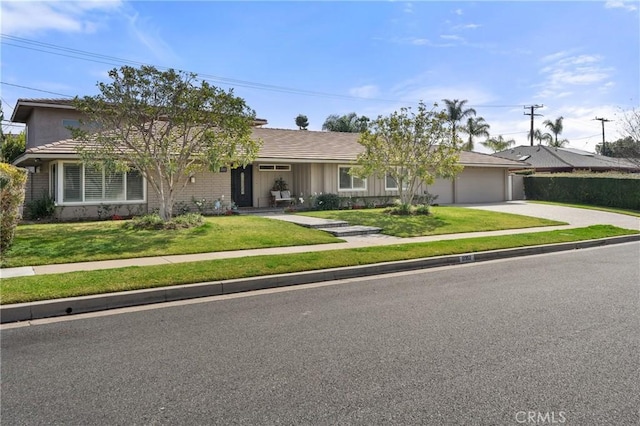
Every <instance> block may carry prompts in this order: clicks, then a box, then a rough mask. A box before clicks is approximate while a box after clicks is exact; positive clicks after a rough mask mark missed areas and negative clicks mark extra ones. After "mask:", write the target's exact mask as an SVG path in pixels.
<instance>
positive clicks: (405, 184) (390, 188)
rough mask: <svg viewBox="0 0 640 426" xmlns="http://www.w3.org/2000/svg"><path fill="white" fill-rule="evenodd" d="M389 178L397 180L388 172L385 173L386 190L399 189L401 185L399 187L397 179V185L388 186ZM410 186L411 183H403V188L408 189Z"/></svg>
mask: <svg viewBox="0 0 640 426" xmlns="http://www.w3.org/2000/svg"><path fill="white" fill-rule="evenodd" d="M387 178H391V179H393V180H394V181H395V179H394V178H393V176H391V175H389V174H388V173H385V175H384V190H385V191H399V190H400V187H399V185H398V182H397V181H396V186H395V187H390V186H387ZM408 188H409V184H408V183H407V182H406V181H405V182H404V184H403V185H402V190H403V191H406V190H407V189H408Z"/></svg>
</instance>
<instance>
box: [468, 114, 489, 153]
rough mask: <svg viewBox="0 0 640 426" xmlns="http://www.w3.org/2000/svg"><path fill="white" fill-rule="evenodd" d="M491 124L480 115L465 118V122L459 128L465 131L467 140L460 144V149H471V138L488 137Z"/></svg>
mask: <svg viewBox="0 0 640 426" xmlns="http://www.w3.org/2000/svg"><path fill="white" fill-rule="evenodd" d="M490 127H491V126H490V125H489V123H487V122H486V121H484V118H482V117H478V118H475V117H469V118H468V119H467V124H466V125H465V126H464V128H463V129H461V131H462V132H464V133H466V134H467V135H468V137H469V139H467V142H466V143H465V144H464V145H463V146H462V149H464V150H465V151H473V138H474V137H479V136H485V137H487V138H488V137H489V128H490Z"/></svg>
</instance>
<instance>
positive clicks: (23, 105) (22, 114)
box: [11, 99, 76, 123]
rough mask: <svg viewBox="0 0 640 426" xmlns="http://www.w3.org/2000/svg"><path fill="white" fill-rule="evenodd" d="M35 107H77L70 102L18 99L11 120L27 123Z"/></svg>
mask: <svg viewBox="0 0 640 426" xmlns="http://www.w3.org/2000/svg"><path fill="white" fill-rule="evenodd" d="M34 108H56V109H76V107H75V106H73V105H68V104H66V105H65V104H54V103H44V102H37V101H36V102H31V101H22V100H20V99H18V102H17V103H16V107H15V108H14V109H13V114H11V121H12V122H13V123H26V122H27V119H28V118H29V115H31V111H33V109H34Z"/></svg>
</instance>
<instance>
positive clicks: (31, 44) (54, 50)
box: [0, 34, 520, 108]
mask: <svg viewBox="0 0 640 426" xmlns="http://www.w3.org/2000/svg"><path fill="white" fill-rule="evenodd" d="M0 36H1V37H2V39H3V41H2V43H3V44H5V45H8V46H14V47H17V48H21V49H29V50H34V51H37V52H43V53H48V54H51V55H58V56H63V57H68V58H73V59H79V60H84V61H91V62H97V63H101V64H106V65H113V66H118V65H122V64H133V65H139V66H142V65H148V66H154V67H155V68H157V69H161V70H168V69H169V67H165V66H157V65H152V64H148V63H144V62H140V61H135V60H131V59H123V58H118V57H115V56H108V55H102V54H99V53H94V52H87V51H84V50H79V49H73V48H69V47H64V46H59V45H55V44H51V43H44V42H40V41H36V40H29V39H25V38H21V37H16V36H11V35H7V34H0ZM11 42H13V43H11ZM16 43H18V44H16ZM179 71H182V72H185V73H193V74H197V75H198V77H200V78H201V79H202V80H205V81H209V82H212V83H216V84H225V85H228V86H236V87H246V88H251V89H258V90H267V91H275V92H282V93H290V94H295V95H303V96H315V97H325V98H337V99H352V100H361V101H377V102H393V103H399V102H407V101H406V100H400V99H380V98H364V97H360V96H351V95H340V94H336V93H327V92H319V91H313V90H306V89H297V88H291V87H285V86H277V85H272V84H266V83H259V82H253V81H247V80H240V79H235V78H228V77H221V76H216V75H212V74H207V73H196V72H193V71H186V70H179ZM409 102H411V103H417V101H409ZM474 106H476V107H482V108H515V107H519V106H520V105H474Z"/></svg>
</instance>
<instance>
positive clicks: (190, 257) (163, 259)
mask: <svg viewBox="0 0 640 426" xmlns="http://www.w3.org/2000/svg"><path fill="white" fill-rule="evenodd" d="M466 207H469V208H478V209H483V210H491V211H499V212H504V213H515V214H521V215H526V216H534V217H542V218H546V219H552V220H558V221H564V222H568V223H569V225H563V226H547V227H537V228H525V229H508V230H502V231H489V232H473V233H463V234H445V235H433V236H427V237H414V238H398V237H392V236H388V235H383V234H373V235H362V236H354V237H343V238H342V239H343V240H344V242H342V243H335V244H316V245H308V246H292V247H273V248H264V249H250V250H235V251H224V252H212V253H197V254H185V255H171V256H157V257H141V258H133V259H117V260H104V261H96V262H81V263H66V264H59V265H42V266H26V267H19V268H5V269H0V277H1V278H11V277H19V276H29V275H42V274H59V273H65V272H74V271H91V270H98V269H113V268H123V267H128V266H150V265H164V264H172V263H185V262H198V261H203V260H215V259H231V258H238V257H250V256H262V255H274V254H289V253H305V252H311V251H327V250H340V249H350V248H361V247H371V246H384V245H396V244H408V243H419V242H429V241H442V240H456V239H461V238H473V237H485V236H499V235H510V234H514V233H518V234H522V233H530V232H541V231H550V230H560V229H570V228H577V227H583V226H590V225H597V224H610V225H614V226H618V227H621V228H626V229H635V230H638V229H640V218H638V217H633V216H627V215H621V214H615V213H608V212H601V211H597V210H586V209H576V208H571V207H561V206H552V205H545V204H532V203H527V202H524V201H513V202H506V203H497V204H479V205H466ZM265 217H268V218H271V219H275V220H285V221H288V222H293V223H299V224H301V225H304V226H308V225H310V224H313V225H321V224H322V223H330V222H335V221H330V220H325V219H318V218H313V217H308V216H296V215H277V214H275V215H274V214H269V215H266V216H265ZM323 221H324V222H323Z"/></svg>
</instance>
